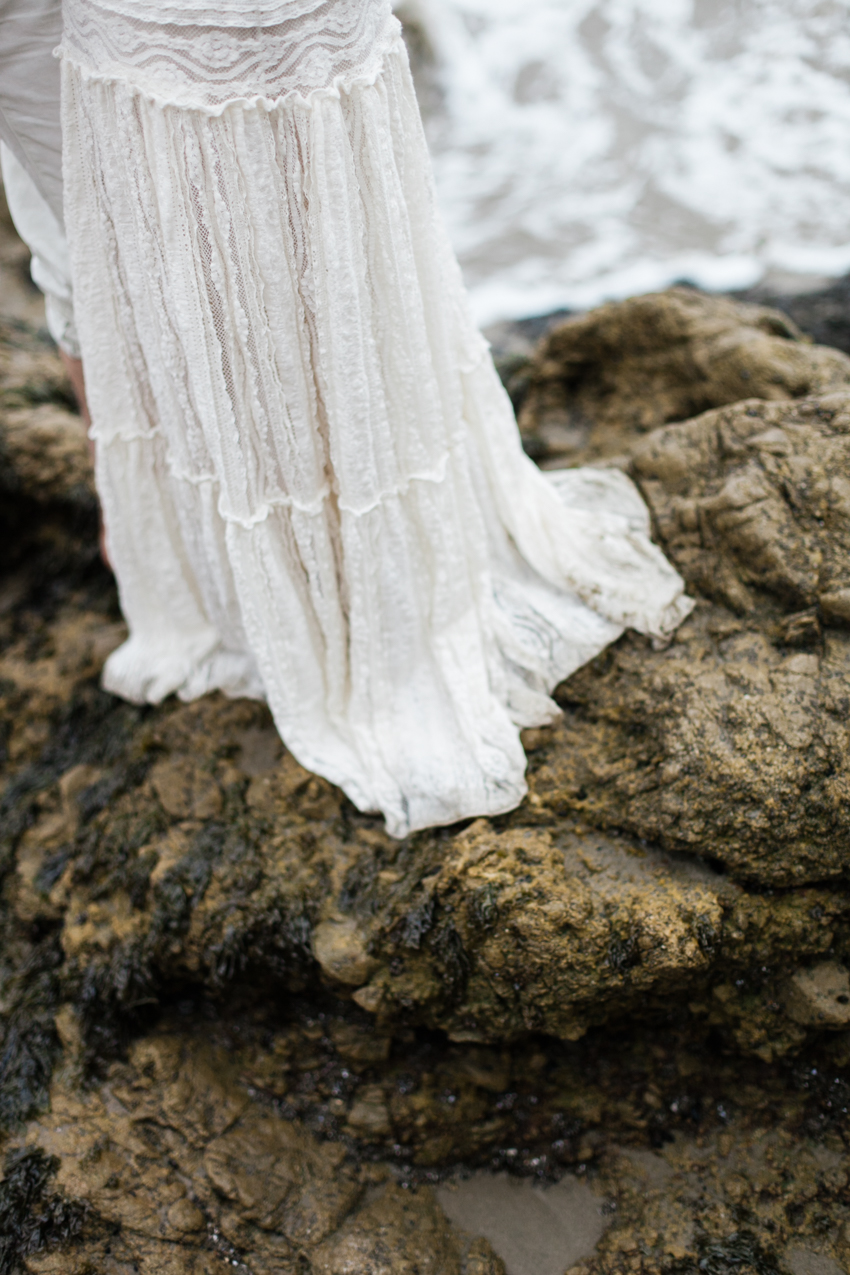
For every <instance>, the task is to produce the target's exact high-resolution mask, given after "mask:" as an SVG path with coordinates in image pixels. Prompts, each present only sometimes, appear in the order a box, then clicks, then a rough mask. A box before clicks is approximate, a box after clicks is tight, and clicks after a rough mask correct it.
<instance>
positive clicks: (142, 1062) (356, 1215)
mask: <svg viewBox="0 0 850 1275" xmlns="http://www.w3.org/2000/svg"><path fill="white" fill-rule="evenodd" d="M22 1145H23V1147H24V1148H26V1150H24V1151H23V1152H22V1153H18V1154H19V1156H20V1154H23V1155H27V1156H29V1157H30V1158H31V1159H32V1158H33V1157H36V1159H37V1161H38V1164H39V1165H41V1164H47V1165H49V1166H50V1168H51V1169H52V1172H53V1174H54V1175H55V1177H54V1184H55V1189H54V1198H55V1200H56V1203H55V1204H54V1205H52V1207H53V1209H54V1214H56V1215H57V1216H58V1212H59V1211H61V1210H64V1213H63V1215H62V1216H63V1217H67V1218H71V1217H73V1218H75V1219H76V1221H75V1224H74V1226H73V1227H69V1226H68V1225H65V1227H64V1233H62V1234H61V1236H60V1238H61V1241H62V1242H63V1244H64V1248H65V1251H64V1252H63V1255H62V1260H63V1262H64V1263H65V1264H64V1265H59V1266H58V1267H57V1265H56V1258H57V1257H58V1254H55V1253H54V1252H52V1251H50V1250H49V1249H48V1250H46V1251H45V1250H44V1249H43V1248H42V1251H41V1252H37V1253H35V1252H34V1253H33V1254H32V1255H31V1256H28V1254H27V1250H26V1249H23V1250H21V1252H20V1256H21V1257H24V1258H25V1259H26V1269H28V1270H30V1271H33V1272H50V1271H53V1270H63V1271H68V1270H72V1271H80V1272H82V1271H84V1270H91V1269H103V1266H104V1264H105V1263H107V1262H108V1263H109V1269H116V1270H123V1269H125V1266H124V1265H123V1264H126V1268H127V1269H132V1270H136V1271H139V1272H141V1275H148V1273H149V1275H160V1273H161V1272H162V1271H167V1272H175V1273H178V1272H179V1273H180V1275H183V1273H184V1272H187V1273H188V1272H200V1271H213V1270H216V1269H219V1268H220V1266H221V1262H222V1259H225V1261H227V1263H228V1264H229V1265H231V1266H233V1267H236V1268H237V1269H239V1270H245V1271H250V1272H253V1273H255V1275H266V1273H268V1275H272V1272H274V1273H275V1275H281V1273H284V1275H285V1273H286V1272H289V1271H292V1272H293V1273H294V1272H296V1271H307V1272H313V1273H314V1275H318V1273H319V1272H322V1273H328V1275H343V1273H344V1272H347V1271H351V1270H355V1269H357V1270H359V1269H365V1267H362V1266H360V1265H358V1263H361V1262H362V1263H371V1266H370V1269H373V1270H375V1271H376V1272H377V1271H382V1272H383V1271H386V1272H387V1275H389V1272H393V1275H395V1273H396V1272H399V1271H401V1272H405V1271H409V1272H411V1275H412V1273H413V1272H415V1271H420V1272H424V1271H432V1270H433V1271H434V1272H435V1275H436V1272H440V1275H442V1273H443V1272H457V1275H461V1271H462V1269H463V1267H462V1263H463V1258H464V1255H465V1252H466V1250H467V1248H468V1247H469V1241H468V1240H464V1239H462V1238H461V1237H460V1236H459V1235H458V1234H457V1233H456V1232H455V1231H454V1230H453V1229H452V1227H451V1225H450V1224H449V1222H448V1219H447V1218H446V1216H445V1214H444V1213H443V1212H442V1210H441V1209H440V1208H439V1206H438V1205H437V1204H436V1202H435V1201H434V1199H433V1197H432V1196H431V1194H430V1192H428V1191H427V1190H421V1191H419V1192H415V1193H414V1192H410V1191H401V1190H400V1189H399V1188H398V1187H397V1186H396V1185H395V1184H394V1183H392V1182H391V1181H388V1180H387V1179H388V1174H387V1172H386V1170H383V1171H379V1172H377V1173H375V1172H374V1171H369V1170H365V1171H363V1172H361V1171H359V1170H358V1168H357V1166H356V1164H355V1163H354V1162H353V1160H352V1158H351V1156H350V1155H349V1153H348V1151H347V1149H346V1148H345V1147H344V1146H343V1145H342V1144H340V1143H338V1142H332V1141H327V1142H321V1141H319V1140H317V1139H316V1138H315V1137H313V1136H311V1135H310V1134H309V1133H307V1132H306V1130H304V1129H303V1128H302V1127H300V1126H299V1125H297V1124H295V1123H293V1122H292V1121H287V1120H285V1119H282V1118H281V1117H280V1116H279V1115H277V1114H276V1113H275V1112H274V1111H273V1110H271V1109H269V1108H268V1107H263V1106H261V1105H260V1104H259V1103H257V1102H256V1101H254V1100H252V1099H251V1098H250V1097H249V1095H248V1093H247V1092H246V1090H245V1089H244V1088H243V1087H241V1086H240V1085H239V1083H238V1080H237V1077H236V1075H235V1072H234V1068H233V1065H232V1062H231V1060H230V1059H229V1058H228V1056H227V1055H226V1054H225V1053H223V1052H222V1051H220V1050H216V1049H215V1048H210V1047H209V1046H206V1045H204V1044H203V1043H199V1042H197V1041H187V1040H186V1039H180V1038H176V1037H173V1036H167V1035H165V1036H154V1037H150V1038H148V1039H146V1040H144V1041H142V1042H140V1043H139V1044H138V1045H136V1046H135V1047H134V1048H133V1049H132V1050H131V1052H130V1057H129V1060H128V1062H127V1063H125V1064H121V1065H116V1066H113V1068H112V1069H111V1072H110V1075H109V1079H108V1083H107V1084H106V1085H105V1086H103V1087H101V1088H99V1089H96V1090H92V1091H89V1092H80V1091H74V1090H73V1089H68V1088H63V1087H62V1085H61V1084H57V1085H55V1086H54V1090H53V1093H52V1095H51V1105H50V1112H49V1114H45V1115H44V1116H43V1117H42V1118H41V1119H39V1120H38V1121H36V1122H33V1123H31V1124H30V1125H29V1127H28V1128H27V1130H26V1132H25V1135H24V1138H23V1144H22ZM38 1157H41V1159H38ZM18 1163H19V1161H14V1164H13V1170H12V1171H14V1166H15V1165H17V1164H18ZM7 1184H8V1185H7ZM4 1188H5V1189H6V1191H7V1194H8V1193H9V1192H10V1191H11V1190H12V1183H10V1180H9V1170H8V1169H7V1178H6V1183H4V1184H3V1186H0V1207H2V1191H3V1189H4ZM39 1190H40V1191H41V1192H42V1194H43V1193H44V1190H45V1188H44V1186H43V1185H42V1186H39ZM367 1191H368V1193H367ZM30 1194H32V1192H30ZM26 1216H27V1215H26V1214H25V1218H26ZM24 1220H25V1219H24ZM57 1227H58V1223H57ZM54 1229H57V1228H54ZM69 1244H72V1247H70V1248H69V1247H68V1245H69ZM36 1248H38V1246H36ZM478 1253H479V1258H480V1259H481V1260H479V1265H478V1269H479V1272H480V1275H499V1270H500V1266H499V1263H498V1261H497V1259H496V1258H495V1256H494V1255H493V1254H492V1251H489V1250H488V1247H487V1245H486V1244H484V1243H483V1242H482V1241H479V1242H478ZM485 1257H489V1260H484V1258H485Z"/></svg>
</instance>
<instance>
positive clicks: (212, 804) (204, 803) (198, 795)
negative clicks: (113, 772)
mask: <svg viewBox="0 0 850 1275" xmlns="http://www.w3.org/2000/svg"><path fill="white" fill-rule="evenodd" d="M151 783H152V785H153V788H154V792H155V793H156V795H157V797H159V799H160V801H161V802H162V806H163V809H164V810H165V812H166V814H169V815H171V817H172V819H189V818H194V819H209V818H210V817H211V816H213V815H217V814H219V812H220V811H221V790H220V788H219V786H218V784H217V783H216V781H215V780H214V779H213V777H212V775H209V774H206V773H205V772H204V771H203V770H201V769H200V768H199V767H198V766H197V765H195V763H194V762H193V761H192V760H191V759H190V758H189V757H164V758H163V759H162V760H161V761H158V762H157V763H156V765H155V766H154V767H153V769H152V770H151Z"/></svg>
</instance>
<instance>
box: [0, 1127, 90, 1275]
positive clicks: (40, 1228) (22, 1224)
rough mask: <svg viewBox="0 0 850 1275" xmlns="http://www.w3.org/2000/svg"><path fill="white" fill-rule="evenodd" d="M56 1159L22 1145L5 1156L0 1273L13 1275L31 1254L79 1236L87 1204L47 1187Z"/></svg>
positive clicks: (0, 1196) (0, 1202)
mask: <svg viewBox="0 0 850 1275" xmlns="http://www.w3.org/2000/svg"><path fill="white" fill-rule="evenodd" d="M58 1168H59V1160H58V1159H57V1157H56V1156H47V1155H46V1154H45V1152H44V1151H43V1150H42V1149H41V1147H25V1148H19V1149H17V1150H14V1151H10V1152H9V1154H8V1155H7V1156H6V1162H5V1165H4V1174H3V1179H2V1181H0V1275H15V1273H16V1272H17V1271H19V1270H20V1269H21V1264H22V1261H23V1259H24V1258H25V1257H27V1256H28V1255H29V1254H30V1253H37V1252H39V1251H40V1250H42V1249H45V1248H53V1247H56V1246H57V1245H60V1244H68V1243H71V1242H72V1241H73V1240H75V1239H77V1238H78V1237H79V1236H80V1234H81V1233H82V1229H83V1224H84V1222H85V1221H86V1218H87V1215H88V1209H87V1207H86V1205H84V1204H82V1203H80V1202H79V1201H76V1200H68V1199H66V1198H65V1197H64V1196H63V1195H60V1194H58V1192H55V1191H51V1190H50V1189H49V1184H50V1179H51V1178H52V1177H53V1176H54V1175H55V1174H56V1172H57V1170H58Z"/></svg>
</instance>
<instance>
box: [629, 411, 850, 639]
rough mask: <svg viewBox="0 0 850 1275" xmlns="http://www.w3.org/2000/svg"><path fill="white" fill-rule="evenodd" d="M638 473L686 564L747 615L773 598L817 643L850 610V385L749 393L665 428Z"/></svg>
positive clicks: (673, 552) (643, 450)
mask: <svg viewBox="0 0 850 1275" xmlns="http://www.w3.org/2000/svg"><path fill="white" fill-rule="evenodd" d="M632 472H633V474H634V475H635V477H636V478H637V480H638V482H639V483H640V486H641V490H642V491H643V493H644V495H645V497H646V498H647V500H648V501H649V503H650V506H651V508H652V512H653V515H654V519H655V526H656V528H657V531H658V534H659V536H660V537H661V540H662V542H663V544H664V547H665V549H666V550H667V552H668V553H669V554H670V556H671V558H672V559H673V561H674V562H675V564H676V566H677V567H678V569H679V570H680V571H681V572H682V574H683V575H684V576H685V578H686V579H687V580H688V582H689V584H691V585H692V586H693V587H694V588H695V589H696V590H698V591H699V592H700V593H701V594H702V595H703V596H705V597H709V598H714V599H715V600H716V601H718V602H721V603H723V604H724V605H725V606H728V607H729V608H730V609H731V610H733V611H735V612H737V613H739V614H747V613H749V612H752V611H753V610H754V609H756V607H757V606H758V599H757V597H756V596H754V591H758V592H759V593H761V594H765V595H767V597H768V598H769V599H770V600H771V601H772V602H774V603H775V604H776V605H778V606H779V608H780V609H781V610H782V612H784V613H786V614H787V613H791V614H792V615H793V616H794V617H795V618H796V619H797V621H798V631H797V633H796V635H795V636H794V637H791V635H790V634H789V630H788V628H787V625H786V628H785V630H784V633H783V635H782V636H783V638H784V640H785V642H786V643H788V642H789V637H790V638H791V642H790V644H792V645H800V644H801V643H805V641H806V635H808V643H809V645H816V644H817V642H818V639H819V636H820V629H819V625H818V623H817V613H816V612H812V613H811V614H807V608H819V610H820V617H821V621H822V622H823V623H824V624H827V625H834V624H838V625H839V626H840V625H844V624H846V623H847V621H846V619H845V618H844V616H845V612H846V613H847V614H850V609H848V606H847V603H848V600H850V393H846V392H841V393H835V394H831V395H827V396H824V397H821V398H814V399H803V400H801V401H800V402H799V403H781V404H779V403H757V402H749V401H748V402H744V403H740V404H736V405H735V406H734V407H728V408H723V409H720V410H719V411H714V412H708V413H706V414H705V415H703V416H699V417H697V418H696V420H693V421H688V422H686V423H685V424H682V425H676V426H667V427H666V428H665V429H660V430H657V431H656V432H655V433H653V434H651V435H650V436H649V437H648V438H646V439H644V440H643V441H642V442H641V443H640V444H638V445H637V447H636V449H635V451H634V455H633V459H632Z"/></svg>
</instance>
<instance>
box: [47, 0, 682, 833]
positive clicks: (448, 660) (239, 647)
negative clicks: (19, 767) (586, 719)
mask: <svg viewBox="0 0 850 1275" xmlns="http://www.w3.org/2000/svg"><path fill="white" fill-rule="evenodd" d="M246 9H250V23H251V25H250V26H249V25H248V18H247V17H246ZM240 20H241V22H242V24H243V25H240ZM228 85H229V90H228ZM228 91H229V92H230V96H229V97H228V96H227V93H228ZM63 95H64V96H63V113H64V119H63V124H64V150H65V180H66V196H65V206H66V220H67V223H68V230H69V236H70V241H71V249H72V258H73V272H74V282H75V307H76V313H77V320H78V328H79V332H80V339H81V342H82V346H83V355H84V359H85V365H86V371H87V378H88V384H89V397H90V406H91V409H92V415H93V420H94V427H93V433H94V435H95V437H96V439H97V441H98V447H97V470H98V473H97V478H98V485H99V489H100V492H101V497H102V501H103V505H104V514H105V521H106V526H107V534H108V541H109V549H110V555H111V557H112V561H113V563H114V565H115V568H116V574H117V577H118V582H119V589H120V594H121V602H122V607H123V609H124V613H125V615H126V617H127V620H128V624H129V628H130V637H129V640H128V641H127V642H126V643H125V645H124V646H123V647H121V648H120V649H119V650H118V651H117V652H115V653H114V654H113V655H112V656H111V657H110V660H109V662H108V664H107V668H106V671H105V683H106V685H107V686H108V687H109V688H110V689H112V690H113V691H115V692H116V693H118V694H121V695H124V696H126V697H127V698H129V699H133V700H139V701H142V700H153V701H156V700H158V699H160V698H162V697H163V696H165V695H167V694H169V693H171V692H175V691H176V692H177V693H178V694H180V695H181V696H183V697H186V698H191V697H194V696H196V695H200V694H202V693H203V692H205V691H207V690H211V689H213V688H219V689H222V690H224V691H225V692H227V693H228V694H233V695H237V694H244V695H255V696H262V697H265V698H266V699H267V700H268V703H269V705H270V708H271V710H272V713H273V715H274V719H275V722H276V724H277V726H278V728H279V730H280V732H281V735H282V737H283V739H284V741H285V742H286V744H287V745H288V747H289V748H290V749H291V750H292V752H293V753H294V754H295V756H296V757H297V758H298V759H299V761H301V762H302V763H303V764H304V765H305V766H307V767H309V768H310V769H313V770H315V771H317V772H318V773H320V774H323V775H325V776H327V777H328V778H329V779H331V780H332V781H333V782H335V783H337V784H339V785H340V786H341V787H342V788H343V789H344V790H345V791H346V793H348V795H349V796H350V797H351V799H352V800H353V801H354V802H355V803H356V804H357V805H358V806H359V807H360V808H361V809H364V810H380V811H382V812H383V813H384V815H385V817H386V820H387V826H388V829H389V830H390V832H392V833H393V834H394V835H396V836H403V835H405V834H406V833H407V832H409V831H411V830H412V829H416V828H420V827H425V826H430V825H433V824H441V823H448V822H452V821H454V820H457V819H460V818H463V817H466V816H469V815H478V814H495V813H499V812H502V811H505V810H508V809H511V808H512V807H513V806H515V805H516V804H517V803H518V802H519V801H520V800H521V798H522V796H523V794H524V792H525V782H524V778H523V775H524V768H525V759H524V755H523V752H522V748H521V746H520V742H519V735H518V728H519V727H520V726H526V725H539V724H542V723H544V722H546V721H549V720H552V718H553V717H554V716H555V715H556V713H557V709H556V708H555V705H554V704H553V703H552V701H551V699H550V698H549V692H550V690H551V688H552V687H553V686H554V685H555V684H556V683H557V682H558V681H560V680H561V679H562V678H563V677H565V676H567V675H568V674H569V673H570V672H572V671H573V670H574V669H576V668H577V667H579V666H580V665H581V664H583V663H584V662H586V661H587V660H588V659H590V658H592V657H593V656H594V655H595V654H597V653H598V652H599V651H600V650H602V649H603V647H604V646H606V645H607V644H608V643H609V642H611V641H612V640H613V639H614V638H616V637H617V636H618V635H619V634H620V633H621V632H622V630H623V628H624V627H625V626H628V625H630V626H633V627H635V628H637V629H639V630H640V631H642V632H645V633H651V634H657V635H663V634H666V633H669V632H670V631H672V629H673V628H674V627H675V625H676V624H677V623H678V622H679V621H680V620H681V619H682V618H683V616H684V615H685V614H687V611H688V610H689V607H690V603H689V602H688V601H687V599H686V598H684V596H683V594H682V585H681V581H680V580H679V578H678V576H677V575H676V573H675V572H674V571H673V569H672V568H671V567H670V565H669V564H668V563H667V561H666V560H665V559H664V557H663V555H662V554H661V553H660V551H659V550H658V549H657V548H656V547H655V546H654V545H653V544H652V543H651V541H650V539H649V535H648V531H649V528H648V523H647V515H646V511H645V509H644V507H643V505H642V502H641V501H640V498H639V496H638V495H637V493H636V492H635V490H634V488H632V487H631V485H630V484H629V483H628V480H627V479H625V478H624V477H623V476H622V475H620V474H618V473H613V472H607V471H602V470H578V471H571V472H569V473H564V474H561V475H559V476H557V478H555V479H552V478H551V477H547V476H544V475H542V474H540V472H539V471H538V470H537V469H536V467H535V466H534V465H533V464H532V463H531V462H530V461H529V460H527V458H526V457H525V456H524V455H523V452H522V449H521V447H520V443H519V437H518V434H517V430H516V425H515V422H514V419H513V414H512V411H511V407H510V403H509V402H508V400H507V398H506V396H505V394H504V392H503V390H502V388H501V385H500V383H499V381H498V378H497V376H496V373H495V370H494V368H493V365H492V362H491V360H490V357H489V353H488V350H487V347H486V344H485V343H484V341H483V339H482V338H481V336H480V335H479V334H478V333H477V331H476V330H475V328H474V326H473V325H472V323H471V321H470V319H469V316H468V313H467V308H466V302H465V296H464V291H463V286H462V283H461V280H460V275H459V271H458V268H457V265H456V262H455V260H454V257H453V254H452V252H451V248H450V246H449V244H448V242H447V239H446V236H445V233H444V231H443V228H442V225H441V222H440V220H439V217H438V214H437V212H436V208H435V203H434V195H433V190H432V185H431V177H430V167H429V160H428V155H427V151H426V147H425V142H424V138H423V135H422V131H421V127H420V122H419V115H418V110H417V105H416V100H415V97H414V93H413V88H412V84H411V80H410V75H409V69H408V66H407V59H406V54H405V51H404V47H403V44H402V43H401V40H400V35H399V28H398V24H397V23H396V21H395V19H394V18H392V17H391V15H390V12H389V9H388V6H387V4H386V3H385V0H323V3H311V2H310V0H276V2H275V3H271V0H261V2H260V3H257V4H255V5H251V6H245V5H243V4H236V3H232V4H231V5H230V6H228V5H226V4H223V5H220V6H216V9H215V19H214V20H213V19H212V18H211V16H210V11H209V7H208V6H203V5H201V4H200V3H196V4H193V3H186V0H183V3H181V4H175V5H169V4H167V3H165V2H164V0H163V2H161V3H158V4H157V5H156V6H153V5H152V4H150V3H145V2H143V0H139V3H138V4H136V3H133V2H132V0H110V2H107V0H100V2H99V3H94V2H93V0H92V2H90V0H66V38H65V43H64V60H63Z"/></svg>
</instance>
